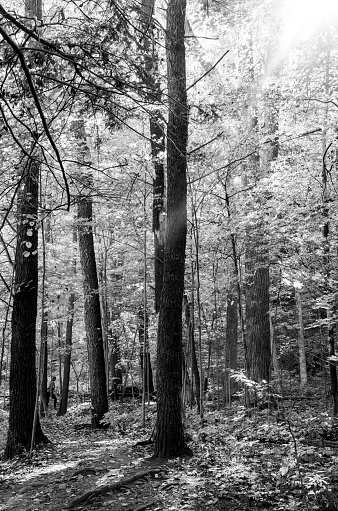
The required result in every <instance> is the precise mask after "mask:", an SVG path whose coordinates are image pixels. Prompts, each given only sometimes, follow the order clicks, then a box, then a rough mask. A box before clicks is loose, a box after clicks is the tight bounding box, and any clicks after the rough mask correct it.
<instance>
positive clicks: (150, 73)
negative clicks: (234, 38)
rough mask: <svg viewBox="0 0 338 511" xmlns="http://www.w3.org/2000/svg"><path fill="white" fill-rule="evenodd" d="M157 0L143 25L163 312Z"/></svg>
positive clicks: (149, 0) (149, 3)
mask: <svg viewBox="0 0 338 511" xmlns="http://www.w3.org/2000/svg"><path fill="white" fill-rule="evenodd" d="M154 5H155V0H142V26H143V31H144V33H143V34H142V38H143V52H144V83H145V85H146V88H147V91H148V93H147V101H149V103H152V104H155V105H156V104H157V105H158V107H157V108H155V109H152V113H151V115H150V118H149V128H150V139H151V155H152V161H153V166H154V171H155V177H154V179H153V232H154V273H155V312H159V307H160V297H161V292H162V283H163V254H164V232H165V215H164V212H165V204H164V186H165V185H164V175H165V173H164V162H163V158H164V151H165V141H164V133H165V122H164V119H163V115H162V112H161V110H160V105H161V104H162V94H161V84H160V80H159V74H158V55H157V51H156V47H155V46H154V45H153V42H152V41H153V35H154V22H153V10H154Z"/></svg>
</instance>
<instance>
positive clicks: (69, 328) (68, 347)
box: [57, 227, 77, 416]
mask: <svg viewBox="0 0 338 511" xmlns="http://www.w3.org/2000/svg"><path fill="white" fill-rule="evenodd" d="M73 243H74V246H75V244H76V243H77V231H76V228H75V227H74V228H73ZM73 274H74V275H76V257H75V255H74V257H73ZM74 304H75V293H74V292H73V291H72V292H71V293H70V294H69V297H68V311H67V312H68V316H67V323H66V342H65V352H64V356H63V384H62V394H61V400H60V407H59V410H58V412H57V415H58V416H60V415H65V414H66V413H67V407H68V394H69V380H70V367H71V357H72V344H73V324H74V312H75V306H74Z"/></svg>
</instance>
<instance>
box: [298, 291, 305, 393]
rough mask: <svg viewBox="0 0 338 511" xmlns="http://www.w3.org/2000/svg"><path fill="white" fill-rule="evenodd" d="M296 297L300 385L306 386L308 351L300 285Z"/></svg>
mask: <svg viewBox="0 0 338 511" xmlns="http://www.w3.org/2000/svg"><path fill="white" fill-rule="evenodd" d="M295 297H296V304H297V314H298V352H299V377H300V386H301V387H305V386H306V385H307V369H306V352H305V340H304V326H303V307H302V297H301V293H300V289H299V288H298V287H295Z"/></svg>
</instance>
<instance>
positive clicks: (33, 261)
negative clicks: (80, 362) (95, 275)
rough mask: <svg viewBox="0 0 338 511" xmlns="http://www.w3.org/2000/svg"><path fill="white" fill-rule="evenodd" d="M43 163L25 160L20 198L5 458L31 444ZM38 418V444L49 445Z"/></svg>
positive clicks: (36, 441)
mask: <svg viewBox="0 0 338 511" xmlns="http://www.w3.org/2000/svg"><path fill="white" fill-rule="evenodd" d="M39 167H40V164H39V162H38V161H35V160H28V161H27V160H26V164H25V167H24V169H23V171H22V175H21V179H22V183H23V189H22V190H21V191H20V194H19V196H18V215H17V217H18V224H17V225H18V231H17V246H16V254H15V277H14V292H13V310H12V342H11V368H10V378H9V391H10V409H9V428H8V437H7V444H6V448H5V453H4V456H5V458H11V457H13V456H14V455H16V454H17V453H18V452H20V451H21V450H22V449H23V448H24V449H27V450H28V449H29V448H30V445H31V436H32V427H33V419H34V410H35V399H36V365H35V358H36V344H35V340H36V316H37V299H38V254H37V250H38V231H37V229H38V222H37V219H38V181H39ZM47 441H48V439H47V438H46V437H45V435H44V434H43V433H42V430H41V426H40V422H39V418H37V427H36V432H35V444H39V443H41V442H47Z"/></svg>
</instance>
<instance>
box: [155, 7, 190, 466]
mask: <svg viewBox="0 0 338 511" xmlns="http://www.w3.org/2000/svg"><path fill="white" fill-rule="evenodd" d="M185 9H186V3H185V0H169V2H168V7H167V29H166V48H167V73H168V98H169V99H168V108H169V119H168V134H167V181H168V185H167V186H168V188H167V229H166V237H165V250H164V275H163V288H162V294H161V300H160V313H159V324H158V345H157V433H156V441H155V457H159V458H169V457H177V456H181V455H183V454H186V453H188V452H190V451H189V449H188V447H187V445H186V442H185V438H184V430H183V422H182V403H181V391H182V302H183V290H184V266H185V246H186V235H187V182H186V150H187V138H188V108H187V95H186V71H185V48H184V20H185Z"/></svg>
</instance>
